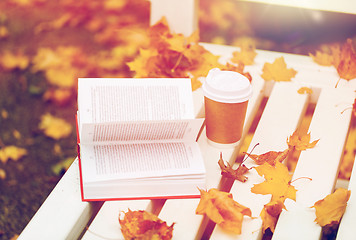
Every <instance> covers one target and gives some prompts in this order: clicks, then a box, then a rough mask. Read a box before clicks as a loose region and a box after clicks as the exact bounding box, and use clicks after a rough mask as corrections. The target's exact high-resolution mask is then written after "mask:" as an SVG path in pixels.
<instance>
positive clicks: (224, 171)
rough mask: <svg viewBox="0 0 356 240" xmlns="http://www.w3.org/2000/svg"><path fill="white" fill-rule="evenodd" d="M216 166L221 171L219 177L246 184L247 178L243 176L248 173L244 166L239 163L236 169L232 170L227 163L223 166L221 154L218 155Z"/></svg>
mask: <svg viewBox="0 0 356 240" xmlns="http://www.w3.org/2000/svg"><path fill="white" fill-rule="evenodd" d="M218 164H219V167H220V169H221V175H223V176H225V177H227V178H232V179H235V180H238V181H240V182H246V180H247V177H246V176H245V174H246V173H247V172H248V171H249V169H248V168H247V167H246V166H245V165H244V164H242V163H241V164H240V165H239V167H238V168H237V169H232V166H231V165H230V164H229V163H226V165H225V163H224V160H223V159H222V153H220V159H219V161H218Z"/></svg>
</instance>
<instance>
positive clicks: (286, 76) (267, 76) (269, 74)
mask: <svg viewBox="0 0 356 240" xmlns="http://www.w3.org/2000/svg"><path fill="white" fill-rule="evenodd" d="M262 71H263V73H262V75H261V76H262V78H263V79H264V80H266V81H270V80H274V81H276V82H280V81H290V80H291V79H292V78H293V77H294V76H295V75H296V74H297V71H295V70H294V69H293V68H287V64H286V63H285V61H284V57H280V58H277V59H276V60H275V61H274V62H273V63H267V62H266V63H265V64H264V65H263V69H262Z"/></svg>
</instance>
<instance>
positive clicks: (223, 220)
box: [195, 188, 251, 234]
mask: <svg viewBox="0 0 356 240" xmlns="http://www.w3.org/2000/svg"><path fill="white" fill-rule="evenodd" d="M199 191H200V194H201V195H200V202H199V204H198V206H197V209H196V211H195V212H196V214H200V215H204V214H206V216H208V217H209V218H210V219H211V220H212V221H213V222H215V223H216V224H218V225H219V226H220V227H221V228H222V229H224V230H225V231H228V232H231V233H235V234H241V226H242V221H243V216H244V215H246V216H249V217H251V210H250V209H249V208H248V207H245V206H243V205H241V204H239V203H238V202H236V201H235V200H234V199H233V198H232V194H231V193H227V192H222V191H219V190H217V189H215V188H212V189H210V190H209V191H205V190H201V189H199Z"/></svg>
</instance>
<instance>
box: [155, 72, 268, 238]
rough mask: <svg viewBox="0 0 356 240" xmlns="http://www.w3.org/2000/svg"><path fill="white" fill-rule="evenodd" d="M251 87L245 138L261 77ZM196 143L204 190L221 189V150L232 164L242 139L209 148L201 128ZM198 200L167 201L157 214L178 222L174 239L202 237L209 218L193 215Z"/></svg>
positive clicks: (261, 88)
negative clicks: (203, 171)
mask: <svg viewBox="0 0 356 240" xmlns="http://www.w3.org/2000/svg"><path fill="white" fill-rule="evenodd" d="M252 86H253V91H254V92H253V95H252V98H251V99H250V100H249V104H248V107H247V112H246V117H245V125H244V131H243V136H242V139H243V138H244V137H245V135H246V133H247V131H248V129H249V127H250V126H251V123H252V121H253V118H254V116H255V114H256V112H257V110H258V107H259V105H260V102H261V100H262V98H263V93H264V87H265V85H264V81H263V80H262V79H261V78H256V79H254V80H253V81H252ZM198 143H199V146H200V150H201V152H202V155H203V159H204V162H205V167H206V169H207V176H208V178H207V189H210V188H220V186H219V183H220V181H221V174H220V172H221V170H220V168H219V166H218V164H217V162H218V160H219V155H220V152H221V153H222V155H223V159H224V161H227V162H229V163H231V164H233V163H234V161H235V159H236V157H237V154H238V151H239V149H240V147H241V143H242V141H240V144H239V145H238V146H236V147H234V148H216V147H212V146H210V145H209V143H208V142H207V138H206V133H205V129H204V131H203V132H202V134H201V136H200V138H199V140H198ZM198 203H199V199H193V200H187V199H180V200H167V202H166V203H165V205H164V206H163V208H162V211H161V213H160V214H159V216H160V217H161V218H162V219H165V220H167V221H169V222H176V223H177V224H176V225H175V230H174V236H173V238H174V239H200V238H201V236H202V234H203V232H204V230H205V227H206V225H207V223H208V219H207V218H204V217H203V216H200V215H196V214H195V209H196V207H197V206H198ZM177 209H179V211H177ZM180 209H182V211H180ZM187 219H189V221H187Z"/></svg>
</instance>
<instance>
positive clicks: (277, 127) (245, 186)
mask: <svg viewBox="0 0 356 240" xmlns="http://www.w3.org/2000/svg"><path fill="white" fill-rule="evenodd" d="M299 87H300V86H299V85H298V84H291V83H276V84H275V86H274V87H273V90H272V92H271V96H270V97H269V99H268V102H267V104H266V107H265V109H264V111H263V113H262V116H261V119H260V122H259V124H258V126H257V128H256V131H255V134H254V136H253V138H252V141H251V144H250V147H249V150H248V151H249V152H251V150H252V148H253V147H254V146H255V144H257V143H259V145H258V146H257V147H256V148H255V149H254V151H253V153H254V154H262V153H265V152H268V151H283V150H285V149H286V148H287V147H288V146H287V144H286V139H287V138H288V137H289V136H290V135H291V134H292V133H293V132H294V130H295V129H296V128H297V126H298V125H299V122H300V119H301V118H302V116H303V114H304V112H305V110H306V107H307V103H308V95H304V94H298V93H297V90H298V89H299ZM245 164H246V166H247V167H253V166H256V164H255V163H254V162H253V161H252V160H251V159H249V158H248V159H247V160H246V161H245ZM235 167H236V166H235ZM247 177H248V180H247V182H245V183H241V182H238V181H235V182H234V184H233V186H232V188H231V191H230V192H231V193H232V194H233V198H234V199H235V200H236V201H237V202H238V203H240V204H242V205H244V206H246V207H249V208H250V209H251V211H252V216H253V217H255V218H254V219H250V218H248V217H245V218H244V221H243V225H242V233H241V235H230V234H227V233H226V232H224V231H223V230H222V229H221V228H220V227H215V229H214V232H213V234H212V236H211V238H212V239H249V240H250V239H251V240H252V239H260V238H261V235H262V233H261V226H262V221H261V219H260V217H259V215H260V212H261V210H262V208H263V206H264V204H266V203H268V202H269V200H270V195H260V194H254V193H251V187H253V185H254V184H257V183H260V182H262V181H264V179H263V178H262V177H260V176H259V175H258V174H257V172H256V171H255V170H254V169H251V170H250V172H249V173H248V174H247Z"/></svg>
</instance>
